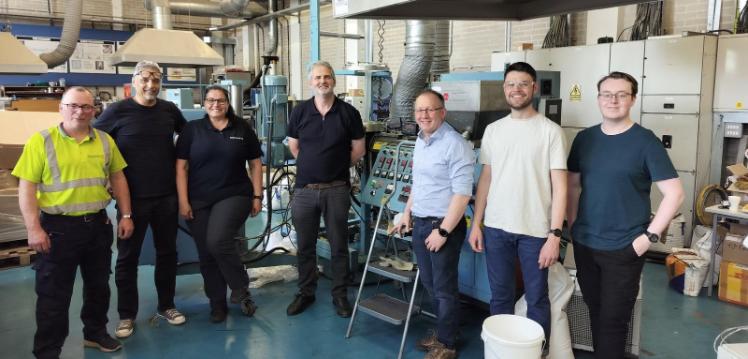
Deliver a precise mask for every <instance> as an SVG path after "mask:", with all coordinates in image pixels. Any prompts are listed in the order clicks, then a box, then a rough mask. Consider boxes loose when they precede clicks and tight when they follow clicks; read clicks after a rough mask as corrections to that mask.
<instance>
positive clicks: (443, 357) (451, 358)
mask: <svg viewBox="0 0 748 359" xmlns="http://www.w3.org/2000/svg"><path fill="white" fill-rule="evenodd" d="M439 344H441V343H439ZM455 358H457V350H455V349H448V348H445V347H444V346H443V345H442V347H441V348H434V349H431V350H429V352H428V353H426V356H424V357H423V359H455Z"/></svg>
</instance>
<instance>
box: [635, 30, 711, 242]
mask: <svg viewBox="0 0 748 359" xmlns="http://www.w3.org/2000/svg"><path fill="white" fill-rule="evenodd" d="M644 44H645V45H644V80H643V84H642V86H641V88H642V89H643V90H642V95H641V100H642V121H641V124H642V126H643V127H645V128H648V129H650V130H652V132H654V133H655V135H656V136H657V137H658V138H659V139H660V141H662V144H663V146H665V149H666V150H667V152H668V155H669V156H670V159H671V160H672V162H673V166H674V167H675V169H676V171H677V172H678V176H679V177H680V180H681V183H683V189H684V191H685V195H686V197H685V200H684V201H683V204H682V205H681V207H680V209H679V211H678V212H679V213H681V214H683V216H684V217H685V220H686V228H685V234H686V237H685V244H686V245H689V244H690V242H691V232H692V229H693V224H694V216H693V211H694V206H695V197H696V194H697V193H698V191H700V190H701V188H703V187H704V186H706V185H707V184H708V183H709V161H710V157H711V155H710V153H711V143H712V99H713V92H714V74H715V62H716V56H717V37H716V36H710V35H697V36H681V35H675V36H662V37H658V38H653V39H648V40H646V41H645V42H644ZM651 193H652V195H651V198H652V210H653V211H655V210H656V209H657V207H658V206H659V204H660V202H661V200H662V195H661V193H660V191H659V190H658V189H657V188H656V185H653V186H652V192H651Z"/></svg>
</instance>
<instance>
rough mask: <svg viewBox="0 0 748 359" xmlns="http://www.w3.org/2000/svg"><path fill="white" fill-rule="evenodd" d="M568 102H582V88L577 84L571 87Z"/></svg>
mask: <svg viewBox="0 0 748 359" xmlns="http://www.w3.org/2000/svg"><path fill="white" fill-rule="evenodd" d="M569 101H582V86H579V84H573V85H571V91H569Z"/></svg>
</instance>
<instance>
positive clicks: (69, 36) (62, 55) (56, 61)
mask: <svg viewBox="0 0 748 359" xmlns="http://www.w3.org/2000/svg"><path fill="white" fill-rule="evenodd" d="M65 5H66V6H65V18H64V22H63V25H62V36H60V43H59V44H57V48H55V49H54V50H53V51H52V52H47V53H43V54H41V55H39V58H41V59H42V61H44V62H45V63H47V66H48V67H49V68H50V69H51V68H53V67H55V66H58V65H60V64H63V63H65V61H67V60H68V59H69V58H70V56H71V55H73V51H75V47H76V46H77V45H78V39H79V38H80V33H81V15H82V14H83V0H70V1H67V2H66V4H65Z"/></svg>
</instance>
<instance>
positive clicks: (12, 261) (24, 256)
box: [0, 246, 36, 269]
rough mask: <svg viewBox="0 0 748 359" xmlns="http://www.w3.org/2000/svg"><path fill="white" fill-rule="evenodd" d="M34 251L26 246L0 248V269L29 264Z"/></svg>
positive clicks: (32, 258) (34, 254) (34, 253)
mask: <svg viewBox="0 0 748 359" xmlns="http://www.w3.org/2000/svg"><path fill="white" fill-rule="evenodd" d="M35 257H36V251H35V250H33V249H31V248H29V247H28V246H23V247H16V248H10V249H2V250H0V269H7V268H15V267H23V266H27V265H29V264H31V262H33V260H34V258H35Z"/></svg>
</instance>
